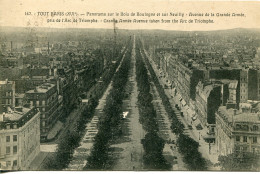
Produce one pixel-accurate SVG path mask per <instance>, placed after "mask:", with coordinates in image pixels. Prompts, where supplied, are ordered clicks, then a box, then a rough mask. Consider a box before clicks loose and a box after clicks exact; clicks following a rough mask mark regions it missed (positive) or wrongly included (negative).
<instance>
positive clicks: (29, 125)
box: [0, 107, 40, 170]
mask: <svg viewBox="0 0 260 174" xmlns="http://www.w3.org/2000/svg"><path fill="white" fill-rule="evenodd" d="M0 144H1V146H0V169H1V170H29V169H30V168H29V167H30V163H31V162H32V160H33V159H34V158H35V157H36V156H37V155H38V153H39V152H40V113H39V111H38V110H37V109H36V108H35V107H34V108H23V107H20V108H17V109H16V110H15V111H10V112H8V113H3V114H1V119H0Z"/></svg>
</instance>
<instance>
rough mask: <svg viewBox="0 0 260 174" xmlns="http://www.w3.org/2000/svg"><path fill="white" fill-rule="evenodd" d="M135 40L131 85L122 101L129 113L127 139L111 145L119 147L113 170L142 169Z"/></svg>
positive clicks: (141, 136) (141, 129)
mask: <svg viewBox="0 0 260 174" xmlns="http://www.w3.org/2000/svg"><path fill="white" fill-rule="evenodd" d="M135 63H136V60H135V41H134V46H133V51H132V59H131V69H130V76H129V82H128V83H129V84H128V85H131V87H132V88H131V89H130V92H131V95H130V99H129V100H126V101H124V103H125V104H126V106H125V107H124V108H125V109H127V108H128V110H129V114H128V116H127V118H126V119H125V122H126V123H127V127H128V129H129V136H128V138H129V141H126V142H122V143H119V144H114V145H113V146H112V147H114V148H116V149H121V152H120V153H119V154H118V160H117V161H116V164H115V166H114V167H113V170H143V165H142V162H143V161H142V157H143V145H142V144H141V139H142V138H143V137H144V135H145V132H144V130H143V128H142V125H141V124H140V123H139V111H138V107H137V96H138V92H137V83H136V80H135V79H136V68H135Z"/></svg>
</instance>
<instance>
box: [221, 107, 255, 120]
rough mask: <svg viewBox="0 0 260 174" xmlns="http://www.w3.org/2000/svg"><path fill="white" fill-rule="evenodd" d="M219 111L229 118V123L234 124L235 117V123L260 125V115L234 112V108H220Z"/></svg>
mask: <svg viewBox="0 0 260 174" xmlns="http://www.w3.org/2000/svg"><path fill="white" fill-rule="evenodd" d="M218 111H219V112H220V113H221V114H222V115H223V116H225V117H226V118H227V121H228V122H232V117H233V119H234V122H248V123H249V122H253V123H260V113H248V112H242V111H240V110H236V111H234V109H232V108H230V109H226V106H221V107H219V110H218Z"/></svg>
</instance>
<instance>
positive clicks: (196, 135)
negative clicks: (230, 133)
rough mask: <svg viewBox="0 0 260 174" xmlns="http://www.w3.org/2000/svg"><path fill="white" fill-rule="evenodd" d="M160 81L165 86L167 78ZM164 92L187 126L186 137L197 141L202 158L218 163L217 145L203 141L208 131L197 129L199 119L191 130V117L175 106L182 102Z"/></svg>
mask: <svg viewBox="0 0 260 174" xmlns="http://www.w3.org/2000/svg"><path fill="white" fill-rule="evenodd" d="M145 54H146V56H147V57H148V59H149V62H150V63H151V65H152V67H153V69H154V71H155V73H156V75H157V77H159V70H158V69H157V67H156V66H155V63H154V62H153V60H152V59H151V58H150V56H149V55H148V54H147V52H146V51H145ZM158 79H159V82H160V84H165V82H166V80H167V79H166V78H163V77H162V78H158ZM164 91H165V94H166V95H167V96H168V98H169V101H170V103H171V106H172V108H173V110H174V112H175V113H176V114H177V117H178V119H179V120H180V121H182V123H183V124H184V126H185V131H184V133H185V134H186V135H189V136H190V137H191V138H193V139H194V140H195V141H197V142H198V143H199V144H200V146H199V152H201V154H202V156H203V157H204V158H205V159H208V160H210V161H211V162H212V163H213V164H215V163H217V162H218V155H217V151H216V149H217V148H216V144H210V145H209V143H206V142H205V141H204V139H203V136H206V135H207V130H206V129H205V128H203V129H202V130H197V129H196V127H195V126H196V125H197V124H199V123H200V121H199V120H198V119H196V122H193V124H192V130H190V129H189V128H188V125H190V124H191V121H190V120H189V119H188V120H187V118H189V117H187V114H185V113H186V112H183V114H184V117H182V116H181V114H180V112H181V111H185V110H183V109H184V108H183V107H182V109H181V111H179V110H178V109H177V108H175V104H178V105H179V106H181V102H180V101H179V99H178V97H177V95H176V96H174V97H172V95H171V93H170V91H169V89H164ZM190 109H191V108H190ZM201 125H202V124H201ZM209 146H210V147H209ZM209 170H217V169H216V168H210V169H209Z"/></svg>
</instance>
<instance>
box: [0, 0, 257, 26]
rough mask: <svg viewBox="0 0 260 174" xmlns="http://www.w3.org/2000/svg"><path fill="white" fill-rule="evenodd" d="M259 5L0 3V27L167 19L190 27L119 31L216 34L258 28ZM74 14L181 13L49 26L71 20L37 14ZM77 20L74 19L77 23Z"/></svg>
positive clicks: (160, 0) (112, 0)
mask: <svg viewBox="0 0 260 174" xmlns="http://www.w3.org/2000/svg"><path fill="white" fill-rule="evenodd" d="M259 9H260V2H259V1H258V2H256V1H255V2H242V1H236V2H235V1H232V2H223V1H214V2H210V1H207V2H205V1H196V2H195V1H188V2H187V1H173V0H157V1H156V0H141V1H140V0H138V1H137V0H127V1H124V0H103V1H100V0H0V26H19V27H21V26H22V27H55V28H68V27H69V28H74V27H75V28H113V23H103V22H101V20H104V19H108V20H110V19H113V18H115V19H124V20H127V19H129V20H134V19H138V20H146V19H147V20H149V19H156V20H160V22H161V19H165V20H166V19H169V20H174V19H176V20H179V21H180V19H183V20H187V22H188V20H189V19H193V23H177V24H176V23H170V24H169V23H164V24H163V23H146V24H140V23H134V24H133V23H130V24H129V23H118V24H117V25H116V26H117V27H118V28H119V29H120V28H122V29H166V30H217V29H229V28H240V27H242V28H260V10H259ZM54 11H55V12H65V13H66V12H78V13H79V14H81V13H84V14H86V13H87V12H90V13H100V12H103V13H113V12H118V13H120V12H128V13H129V14H131V12H134V13H137V12H147V13H168V14H170V13H178V15H179V13H183V14H184V17H183V18H181V17H180V16H166V17H162V16H155V17H140V16H123V17H122V16H110V17H108V16H107V17H92V16H88V17H87V16H81V18H85V19H97V20H98V21H99V23H92V24H91V23H85V22H84V23H71V22H59V23H57V22H49V23H47V19H53V20H56V19H57V18H60V19H61V20H62V19H63V20H65V18H67V19H72V17H68V16H65V15H64V16H61V17H51V16H48V17H47V16H38V15H37V12H49V15H50V12H54ZM25 12H32V14H34V15H30V16H26V15H25ZM190 13H193V14H194V13H204V14H205V13H209V14H211V13H215V15H216V13H219V14H223V13H229V14H230V15H231V17H216V16H214V17H211V16H203V17H194V16H189V14H190ZM233 13H235V14H240V13H243V14H245V17H232V14H233ZM79 18H80V17H79V16H77V17H75V19H77V20H79ZM195 19H200V20H201V19H205V20H208V19H212V20H214V23H213V24H201V23H194V22H195V21H194V20H195Z"/></svg>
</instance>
